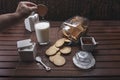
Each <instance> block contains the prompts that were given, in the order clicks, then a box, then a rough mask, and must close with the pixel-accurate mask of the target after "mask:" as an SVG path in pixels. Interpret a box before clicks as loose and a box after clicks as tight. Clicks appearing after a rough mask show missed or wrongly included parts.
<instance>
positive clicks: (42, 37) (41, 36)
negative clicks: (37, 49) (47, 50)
mask: <svg viewBox="0 0 120 80" xmlns="http://www.w3.org/2000/svg"><path fill="white" fill-rule="evenodd" d="M49 28H50V23H49V22H48V21H40V22H38V23H36V24H35V32H36V37H37V41H38V42H39V44H40V45H46V44H48V43H49Z"/></svg>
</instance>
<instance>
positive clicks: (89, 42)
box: [80, 37, 98, 52]
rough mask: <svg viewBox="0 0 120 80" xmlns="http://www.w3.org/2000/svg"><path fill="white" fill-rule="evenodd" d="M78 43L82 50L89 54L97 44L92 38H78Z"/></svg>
mask: <svg viewBox="0 0 120 80" xmlns="http://www.w3.org/2000/svg"><path fill="white" fill-rule="evenodd" d="M80 43H81V48H82V50H84V51H91V52H92V51H93V50H94V49H95V47H96V46H97V44H98V42H96V41H95V39H94V37H80Z"/></svg>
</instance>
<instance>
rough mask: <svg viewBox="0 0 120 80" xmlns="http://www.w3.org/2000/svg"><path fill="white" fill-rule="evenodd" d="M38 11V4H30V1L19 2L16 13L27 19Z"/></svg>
mask: <svg viewBox="0 0 120 80" xmlns="http://www.w3.org/2000/svg"><path fill="white" fill-rule="evenodd" d="M36 10H37V5H36V4H34V3H32V2H28V1H21V2H19V4H18V7H17V9H16V12H15V13H17V14H18V15H19V16H21V17H27V16H29V15H30V14H31V13H32V12H33V11H36Z"/></svg>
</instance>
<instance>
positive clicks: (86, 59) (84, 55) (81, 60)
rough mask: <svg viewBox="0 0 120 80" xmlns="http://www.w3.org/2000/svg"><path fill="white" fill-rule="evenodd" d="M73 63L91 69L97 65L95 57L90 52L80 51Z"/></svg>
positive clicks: (74, 57)
mask: <svg viewBox="0 0 120 80" xmlns="http://www.w3.org/2000/svg"><path fill="white" fill-rule="evenodd" d="M73 63H74V64H75V65H76V66H77V67H78V68H81V69H89V68H91V67H93V66H94V65H95V59H94V57H93V56H92V54H91V53H90V52H87V51H79V52H77V53H76V54H75V55H74V56H73Z"/></svg>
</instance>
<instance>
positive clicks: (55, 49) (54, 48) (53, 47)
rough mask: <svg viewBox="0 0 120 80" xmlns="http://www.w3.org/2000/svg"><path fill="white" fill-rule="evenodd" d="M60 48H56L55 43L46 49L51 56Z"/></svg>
mask: <svg viewBox="0 0 120 80" xmlns="http://www.w3.org/2000/svg"><path fill="white" fill-rule="evenodd" d="M58 50H59V48H56V47H55V45H53V46H51V47H50V48H49V49H47V50H46V55H48V56H51V55H54V54H56V52H57V51H58Z"/></svg>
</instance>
